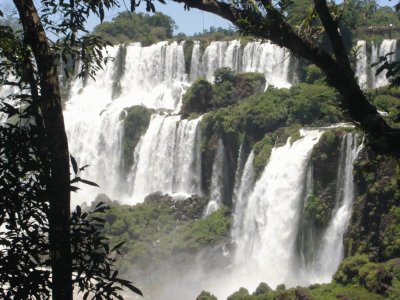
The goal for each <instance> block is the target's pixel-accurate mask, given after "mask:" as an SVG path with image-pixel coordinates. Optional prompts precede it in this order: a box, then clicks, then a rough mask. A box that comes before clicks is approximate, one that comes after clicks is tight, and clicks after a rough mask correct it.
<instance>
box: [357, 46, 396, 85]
mask: <svg viewBox="0 0 400 300" xmlns="http://www.w3.org/2000/svg"><path fill="white" fill-rule="evenodd" d="M357 47H358V49H359V55H358V57H357V66H356V76H357V77H358V82H359V84H360V85H361V87H362V88H366V87H371V88H378V87H381V86H385V85H387V84H389V81H388V80H387V79H386V76H385V75H386V71H383V72H381V73H380V74H379V75H375V72H376V70H377V69H378V68H379V66H380V65H379V66H376V67H373V68H371V65H372V64H373V63H375V62H377V61H379V57H380V56H385V55H386V54H388V53H390V52H394V54H393V55H390V56H388V60H389V62H391V61H393V60H396V59H398V55H399V54H398V51H397V41H396V40H383V41H382V43H381V44H379V45H377V44H375V43H373V42H371V54H370V56H368V55H367V44H366V43H365V41H359V42H357Z"/></svg>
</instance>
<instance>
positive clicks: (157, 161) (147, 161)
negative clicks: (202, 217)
mask: <svg viewBox="0 0 400 300" xmlns="http://www.w3.org/2000/svg"><path fill="white" fill-rule="evenodd" d="M199 123H200V118H198V119H195V120H190V121H188V120H180V116H162V115H153V116H152V120H151V122H150V126H149V128H148V130H147V132H146V134H145V135H144V136H143V137H142V140H141V141H140V144H139V145H138V146H137V147H136V150H135V152H136V155H135V157H137V161H136V163H135V165H134V166H133V169H132V171H133V172H134V173H133V174H131V178H132V182H131V185H132V187H133V191H132V194H133V199H134V202H139V201H141V200H143V198H144V197H145V196H146V195H148V194H150V193H152V192H156V191H162V192H166V193H175V192H181V193H186V194H188V195H192V194H201V190H200V186H201V184H200V178H201V176H200V172H201V169H200V167H201V166H200V128H199Z"/></svg>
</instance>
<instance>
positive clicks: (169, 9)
mask: <svg viewBox="0 0 400 300" xmlns="http://www.w3.org/2000/svg"><path fill="white" fill-rule="evenodd" d="M0 2H1V3H0V9H1V10H3V11H5V12H6V13H11V12H12V11H13V8H14V5H13V4H12V0H0ZM35 2H36V3H39V1H38V0H35ZM129 2H130V1H128V0H125V3H127V5H129ZM377 2H378V3H379V5H381V6H384V5H389V6H393V5H394V4H396V3H397V0H392V1H388V0H378V1H377ZM121 3H122V5H121V7H120V8H119V9H113V10H112V11H110V12H108V13H107V14H106V18H105V19H106V21H110V20H111V19H112V18H113V17H115V16H116V15H117V13H118V12H120V11H123V10H126V8H125V7H124V5H123V1H121ZM155 6H156V10H157V11H160V12H162V13H164V14H166V15H168V16H171V17H172V18H173V19H174V20H175V22H176V24H177V25H178V27H179V28H178V30H177V31H176V32H184V33H186V34H187V35H192V34H193V33H197V32H202V31H203V28H204V29H208V28H209V27H211V26H214V27H224V28H229V27H230V26H231V25H230V23H229V22H227V21H225V20H224V19H222V18H220V17H217V16H215V15H212V14H209V13H204V12H202V11H199V10H196V9H192V10H190V11H189V12H188V11H185V10H184V9H183V5H181V4H177V3H174V2H172V1H170V0H167V5H163V4H161V3H159V2H155ZM143 7H144V5H142V8H141V9H140V10H139V11H144V9H143ZM98 23H99V21H98V19H97V18H91V19H90V20H89V21H88V28H89V29H92V28H93V27H94V26H95V25H97V24H98Z"/></svg>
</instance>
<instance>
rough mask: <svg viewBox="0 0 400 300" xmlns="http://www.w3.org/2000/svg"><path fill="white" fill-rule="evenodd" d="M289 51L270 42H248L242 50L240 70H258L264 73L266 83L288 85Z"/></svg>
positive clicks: (280, 85) (279, 85)
mask: <svg viewBox="0 0 400 300" xmlns="http://www.w3.org/2000/svg"><path fill="white" fill-rule="evenodd" d="M291 59H293V58H291V57H290V54H289V51H287V50H285V49H284V48H281V47H278V46H276V45H273V44H272V43H270V42H267V43H262V42H252V43H248V44H247V45H246V46H245V47H244V50H243V62H242V67H241V72H259V73H263V74H265V79H266V82H267V84H268V85H273V86H276V87H290V82H289V66H290V60H291Z"/></svg>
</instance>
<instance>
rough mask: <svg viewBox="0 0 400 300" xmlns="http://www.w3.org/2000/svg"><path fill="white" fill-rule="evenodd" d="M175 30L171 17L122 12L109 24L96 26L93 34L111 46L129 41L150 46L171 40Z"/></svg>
mask: <svg viewBox="0 0 400 300" xmlns="http://www.w3.org/2000/svg"><path fill="white" fill-rule="evenodd" d="M177 28H178V27H177V26H176V24H175V21H174V20H173V19H172V18H171V17H169V16H167V15H164V14H162V13H160V12H157V13H155V14H151V15H150V14H144V13H130V12H122V13H119V14H118V16H117V17H115V18H114V19H112V21H111V22H104V23H102V24H100V25H97V26H96V27H95V28H94V30H93V33H94V34H96V35H99V36H100V37H102V38H104V39H105V40H107V41H110V42H111V43H113V44H118V43H125V42H131V41H135V42H142V43H145V44H152V43H154V42H157V41H161V40H167V39H170V38H172V35H173V32H174V30H176V29H177Z"/></svg>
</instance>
